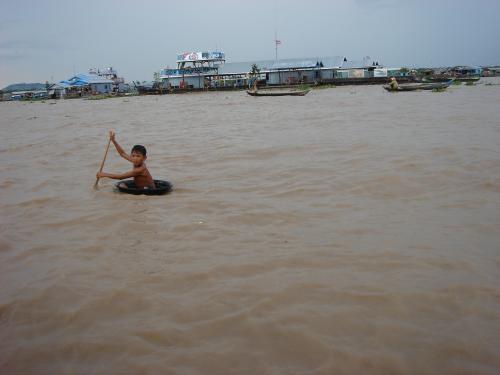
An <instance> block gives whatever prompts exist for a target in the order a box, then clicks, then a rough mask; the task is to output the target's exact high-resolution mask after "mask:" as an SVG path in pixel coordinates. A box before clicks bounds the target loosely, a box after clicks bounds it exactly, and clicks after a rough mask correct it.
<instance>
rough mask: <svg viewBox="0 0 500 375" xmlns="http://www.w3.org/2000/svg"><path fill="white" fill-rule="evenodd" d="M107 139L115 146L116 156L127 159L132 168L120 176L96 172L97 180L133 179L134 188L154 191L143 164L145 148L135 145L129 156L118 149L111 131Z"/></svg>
mask: <svg viewBox="0 0 500 375" xmlns="http://www.w3.org/2000/svg"><path fill="white" fill-rule="evenodd" d="M109 138H110V139H111V142H113V144H114V145H115V148H116V151H118V154H120V156H121V157H122V158H124V159H127V160H128V161H129V162H131V163H132V164H133V165H134V167H133V168H132V170H131V171H130V172H125V173H121V174H118V173H105V172H98V173H97V178H101V177H109V178H113V179H115V180H123V179H125V178H129V177H133V178H134V183H135V186H136V187H137V188H138V189H147V188H151V189H154V187H155V183H154V181H153V177H151V174H150V173H149V171H148V168H147V167H146V163H144V162H145V161H146V159H147V156H146V148H145V147H144V146H141V145H135V146H134V147H132V151H131V152H130V155H127V154H126V153H125V151H123V149H122V148H121V147H120V145H119V144H118V142H116V139H115V132H114V131H112V130H110V131H109Z"/></svg>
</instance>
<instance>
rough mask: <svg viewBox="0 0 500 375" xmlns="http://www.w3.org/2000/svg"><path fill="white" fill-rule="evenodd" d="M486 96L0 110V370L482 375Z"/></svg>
mask: <svg viewBox="0 0 500 375" xmlns="http://www.w3.org/2000/svg"><path fill="white" fill-rule="evenodd" d="M485 82H490V83H493V84H492V85H486V84H485ZM499 83H500V80H498V79H491V80H489V81H488V80H484V79H483V80H482V81H481V84H478V85H476V86H465V85H463V86H460V87H457V86H453V87H450V88H449V89H448V90H447V91H446V92H441V93H436V92H408V93H387V92H385V91H384V90H383V89H382V87H381V86H349V87H337V88H329V89H320V90H313V91H312V92H310V93H309V94H308V95H307V96H305V97H277V98H255V97H250V96H248V95H247V94H246V93H245V92H219V93H199V94H182V95H164V96H141V97H122V98H114V99H108V100H81V99H74V100H60V101H52V100H47V101H45V102H36V103H28V102H5V103H0V139H1V142H0V212H1V216H0V285H1V288H0V373H1V374H82V375H83V374H85V375H87V374H103V375H104V374H189V375H191V374H193V375H198V374H199V375H201V374H243V375H246V374H248V375H253V374H280V375H281V374H283V375H285V374H286V375H288V374H315V375H316V374H317V375H319V374H325V375H326V374H488V375H489V374H499V373H500V334H499V332H500V85H498V84H499ZM110 128H112V129H115V130H116V132H117V140H118V141H119V142H120V144H121V145H122V146H123V147H124V148H125V149H126V150H127V151H128V150H130V148H131V146H132V145H133V144H135V143H141V144H144V145H145V146H146V148H147V149H148V156H149V158H148V160H147V164H148V167H149V169H150V171H151V173H152V175H153V177H154V178H157V179H166V180H169V181H171V182H172V183H173V184H174V186H175V190H174V191H173V192H172V193H171V194H169V195H166V196H161V197H158V196H157V197H146V196H132V195H126V194H125V195H124V194H120V193H117V192H115V191H114V190H113V184H114V182H115V181H113V180H110V179H103V180H101V181H100V183H99V188H98V189H93V185H94V182H95V174H96V172H97V170H98V168H99V165H100V162H101V160H102V158H103V155H104V151H105V148H106V144H107V130H108V129H110ZM129 169H130V166H129V163H128V162H127V161H125V160H124V159H121V158H120V157H119V156H118V155H117V153H116V151H115V149H114V148H113V146H111V148H110V152H109V154H108V157H107V159H106V162H105V166H104V170H105V171H107V172H124V171H127V170H129Z"/></svg>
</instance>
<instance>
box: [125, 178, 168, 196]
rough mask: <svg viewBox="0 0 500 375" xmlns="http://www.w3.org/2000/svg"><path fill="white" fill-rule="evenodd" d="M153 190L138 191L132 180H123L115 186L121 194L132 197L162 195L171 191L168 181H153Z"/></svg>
mask: <svg viewBox="0 0 500 375" xmlns="http://www.w3.org/2000/svg"><path fill="white" fill-rule="evenodd" d="M154 183H155V187H154V188H143V189H139V188H138V187H137V186H135V182H134V180H123V181H119V182H118V183H117V184H116V188H117V189H118V191H120V192H121V193H127V194H134V195H141V194H144V195H163V194H167V193H170V192H171V191H172V184H171V183H170V182H168V181H163V180H154Z"/></svg>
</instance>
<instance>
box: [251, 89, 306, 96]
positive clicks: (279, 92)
mask: <svg viewBox="0 0 500 375" xmlns="http://www.w3.org/2000/svg"><path fill="white" fill-rule="evenodd" d="M309 91H311V90H309V89H308V90H273V89H268V90H247V94H248V95H251V96H304V95H306V94H307V93H308V92H309Z"/></svg>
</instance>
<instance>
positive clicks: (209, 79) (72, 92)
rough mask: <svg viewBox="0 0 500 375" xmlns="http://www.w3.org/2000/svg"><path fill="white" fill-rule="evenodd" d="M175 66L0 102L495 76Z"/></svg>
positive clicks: (93, 74) (86, 77)
mask: <svg viewBox="0 0 500 375" xmlns="http://www.w3.org/2000/svg"><path fill="white" fill-rule="evenodd" d="M176 65H177V66H176V67H175V68H169V67H167V68H163V69H160V70H159V71H158V72H155V73H154V74H153V80H152V81H149V82H146V81H143V82H139V81H131V82H126V81H125V79H124V78H123V77H120V76H119V74H118V72H117V71H116V70H115V69H114V68H112V67H109V68H105V69H97V68H91V69H89V70H88V72H87V73H80V74H75V75H74V76H72V77H70V78H67V79H64V80H61V81H59V82H57V83H49V82H46V83H45V84H36V85H35V86H34V85H31V86H30V84H25V85H26V86H25V87H23V86H22V85H11V86H8V87H7V88H4V89H3V91H2V92H0V100H4V101H6V100H37V99H38V100H41V99H71V98H88V99H101V98H107V97H113V96H125V95H127V96H128V95H163V94H178V93H187V92H197V91H221V90H247V92H248V94H249V95H253V96H259V95H260V96H264V95H268V96H273V95H305V94H306V93H307V92H308V91H309V90H310V89H311V88H314V87H320V86H337V85H339V86H340V85H370V84H378V85H385V86H384V88H386V89H387V90H388V91H414V90H426V89H427V90H430V89H436V90H442V89H445V88H446V87H447V86H449V85H450V84H452V83H454V84H461V83H463V82H467V83H468V84H474V82H477V81H478V80H479V79H480V78H481V77H490V76H499V75H500V67H498V66H494V67H478V66H455V67H446V68H422V69H409V68H405V67H399V68H391V67H385V66H383V65H381V64H379V63H378V61H372V60H371V59H370V58H369V57H366V58H364V59H363V60H361V61H351V60H348V59H347V58H346V57H337V58H324V59H305V60H303V59H302V60H300V59H287V60H274V61H269V62H261V63H260V64H259V63H248V64H247V66H246V69H245V64H244V63H241V64H226V56H225V53H224V52H221V51H204V52H185V53H181V54H178V55H177V59H176ZM234 66H236V67H237V68H235V67H234ZM242 66H243V67H242ZM391 80H392V82H391ZM394 81H396V82H397V83H396V86H394V84H393V83H394ZM33 86H34V87H33Z"/></svg>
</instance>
